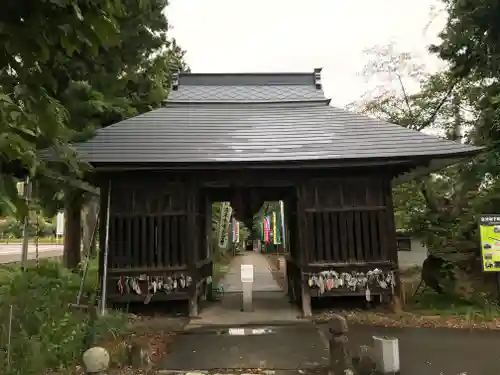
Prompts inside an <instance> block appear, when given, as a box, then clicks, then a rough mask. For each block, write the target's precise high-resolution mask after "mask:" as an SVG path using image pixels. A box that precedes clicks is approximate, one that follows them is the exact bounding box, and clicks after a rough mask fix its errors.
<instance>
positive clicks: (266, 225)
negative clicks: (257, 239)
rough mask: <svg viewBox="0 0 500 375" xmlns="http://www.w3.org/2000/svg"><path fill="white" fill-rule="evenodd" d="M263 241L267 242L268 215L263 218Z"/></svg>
mask: <svg viewBox="0 0 500 375" xmlns="http://www.w3.org/2000/svg"><path fill="white" fill-rule="evenodd" d="M264 242H265V243H269V217H267V216H266V217H265V218H264Z"/></svg>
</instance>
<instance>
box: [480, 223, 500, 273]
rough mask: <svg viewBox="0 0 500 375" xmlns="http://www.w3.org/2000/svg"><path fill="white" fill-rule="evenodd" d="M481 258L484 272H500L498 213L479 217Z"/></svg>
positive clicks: (499, 225) (499, 224) (499, 226)
mask: <svg viewBox="0 0 500 375" xmlns="http://www.w3.org/2000/svg"><path fill="white" fill-rule="evenodd" d="M479 232H480V235H481V258H482V260H483V270H484V271H485V272H500V214H498V215H482V216H481V217H480V218H479Z"/></svg>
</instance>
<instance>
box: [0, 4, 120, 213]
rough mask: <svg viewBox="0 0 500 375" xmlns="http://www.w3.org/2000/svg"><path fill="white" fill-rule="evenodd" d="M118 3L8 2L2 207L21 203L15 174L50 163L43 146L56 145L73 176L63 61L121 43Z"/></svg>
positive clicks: (0, 88) (0, 144)
mask: <svg viewBox="0 0 500 375" xmlns="http://www.w3.org/2000/svg"><path fill="white" fill-rule="evenodd" d="M122 13H123V4H122V3H121V2H120V1H111V0H109V1H102V2H99V4H98V3H96V2H86V3H84V2H81V1H77V0H41V1H27V0H21V1H7V2H6V3H5V4H2V12H1V15H0V134H1V137H0V151H1V160H0V163H1V164H0V165H1V167H2V170H1V172H2V173H1V174H0V178H1V180H0V204H1V205H2V206H3V208H7V209H9V210H10V211H17V209H18V208H22V207H23V205H22V200H20V199H19V198H18V196H17V191H16V189H15V182H16V181H15V180H14V179H13V178H12V172H14V171H15V170H18V169H20V168H22V169H25V170H27V171H28V172H29V173H30V174H31V175H34V174H35V173H37V172H41V171H43V170H44V169H45V168H47V166H46V165H45V164H44V163H43V161H42V160H40V158H38V157H37V150H38V149H40V148H44V147H48V146H52V147H54V150H55V151H56V152H57V153H58V154H59V155H60V156H61V159H62V160H63V161H64V162H66V164H67V166H68V167H69V168H68V172H72V173H75V172H77V171H78V170H79V169H78V168H77V167H78V166H77V162H76V160H75V159H74V158H72V153H71V151H70V149H69V147H68V140H69V139H70V138H69V136H70V133H69V131H68V126H67V125H68V120H69V114H68V111H67V110H66V108H65V107H64V106H63V105H62V104H61V103H60V102H59V101H58V100H57V98H56V97H55V95H54V93H55V92H56V91H57V90H58V86H59V83H60V81H61V77H59V76H58V74H59V72H60V71H64V68H63V66H64V64H65V62H67V61H68V60H70V59H71V58H72V56H73V55H74V54H75V53H80V54H82V55H86V56H94V57H96V56H98V55H99V51H100V50H101V49H106V48H108V47H110V46H111V45H113V44H114V43H116V40H117V37H118V36H119V29H118V28H117V18H118V17H119V16H120V15H121V14H122Z"/></svg>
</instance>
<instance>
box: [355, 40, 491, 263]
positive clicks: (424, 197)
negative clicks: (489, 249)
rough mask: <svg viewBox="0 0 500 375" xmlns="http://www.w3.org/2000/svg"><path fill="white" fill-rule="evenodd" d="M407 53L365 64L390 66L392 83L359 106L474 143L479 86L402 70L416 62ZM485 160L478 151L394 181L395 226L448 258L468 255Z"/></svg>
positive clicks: (447, 75)
mask: <svg viewBox="0 0 500 375" xmlns="http://www.w3.org/2000/svg"><path fill="white" fill-rule="evenodd" d="M386 51H390V50H386ZM411 59H412V57H411V56H410V55H409V54H402V55H399V56H392V55H387V54H381V55H379V56H378V61H377V62H376V63H372V65H371V67H370V69H371V71H372V73H373V74H377V73H378V72H386V71H392V72H393V73H394V74H393V77H394V78H393V79H394V80H395V81H396V89H395V90H392V91H388V92H383V93H381V94H379V95H377V96H375V97H373V96H372V97H371V100H367V101H365V103H363V105H362V110H363V111H364V112H365V113H367V114H369V115H372V116H376V117H379V118H382V119H384V120H387V121H389V122H392V123H396V124H399V125H402V126H405V127H408V128H411V129H414V130H418V131H429V130H432V131H433V132H438V133H439V134H441V136H443V137H445V138H447V139H450V140H455V141H462V142H471V141H474V142H476V143H479V142H478V138H477V137H476V136H475V129H476V126H477V116H478V113H479V111H478V109H477V108H476V104H475V103H476V102H475V100H476V94H477V92H479V91H480V89H481V86H480V85H478V83H477V82H474V81H470V80H465V79H461V80H457V79H456V77H455V76H454V75H453V74H451V72H449V71H443V72H439V73H436V74H432V75H430V74H426V73H425V72H422V71H419V70H418V69H417V68H412V69H417V71H416V72H414V73H412V70H411V69H410V70H409V71H408V70H406V72H407V74H406V75H405V69H403V68H404V67H407V66H410V67H415V66H418V65H416V64H412V63H411ZM394 62H397V64H395V63H394ZM374 66H375V68H373V67H374ZM412 80H413V82H415V81H416V82H417V83H418V89H416V90H415V89H414V90H413V92H410V90H409V89H408V82H409V81H410V83H411V81H412ZM487 160H488V158H485V157H484V156H482V157H478V158H476V159H475V160H473V161H469V162H465V163H463V164H461V165H459V166H452V167H449V168H446V169H445V170H442V171H439V172H438V173H434V174H431V175H430V176H420V177H418V178H411V176H410V177H409V179H407V181H405V182H404V183H401V184H398V185H395V187H394V203H395V210H396V212H395V216H396V223H397V225H398V227H399V228H400V229H406V230H410V231H412V232H416V233H417V234H419V235H420V236H421V237H423V239H424V241H425V242H426V244H427V246H428V247H429V249H430V250H431V251H432V252H434V253H437V254H440V255H441V256H443V257H445V258H447V259H450V260H453V259H464V258H465V259H469V258H470V255H471V253H474V252H475V251H477V250H478V246H477V245H478V243H477V242H478V241H477V236H476V226H477V225H476V220H475V216H476V215H477V214H478V212H481V211H482V210H484V209H485V207H484V199H483V197H484V196H485V195H488V193H489V189H490V187H491V186H490V185H485V179H484V176H485V171H486V170H487Z"/></svg>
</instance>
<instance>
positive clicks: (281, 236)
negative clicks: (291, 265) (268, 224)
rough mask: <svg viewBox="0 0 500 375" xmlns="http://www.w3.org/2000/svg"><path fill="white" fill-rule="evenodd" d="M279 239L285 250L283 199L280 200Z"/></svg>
mask: <svg viewBox="0 0 500 375" xmlns="http://www.w3.org/2000/svg"><path fill="white" fill-rule="evenodd" d="M280 234H281V235H280V240H281V244H282V245H283V251H286V250H285V249H286V243H287V240H288V239H287V238H286V230H285V205H284V204H283V201H280Z"/></svg>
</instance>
